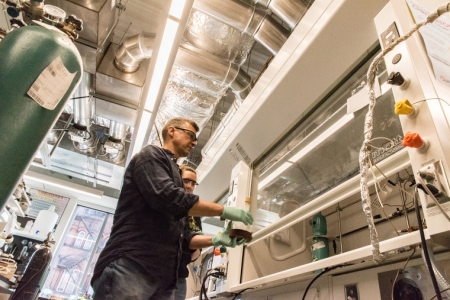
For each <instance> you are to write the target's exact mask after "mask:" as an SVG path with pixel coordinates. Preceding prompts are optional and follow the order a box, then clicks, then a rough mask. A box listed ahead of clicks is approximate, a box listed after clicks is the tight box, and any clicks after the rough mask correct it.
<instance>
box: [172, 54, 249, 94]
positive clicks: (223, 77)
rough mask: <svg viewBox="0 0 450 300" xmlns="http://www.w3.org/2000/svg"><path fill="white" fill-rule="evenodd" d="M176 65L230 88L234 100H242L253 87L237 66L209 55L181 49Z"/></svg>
mask: <svg viewBox="0 0 450 300" xmlns="http://www.w3.org/2000/svg"><path fill="white" fill-rule="evenodd" d="M174 63H175V64H176V65H179V66H181V67H183V68H186V69H188V70H190V71H192V72H194V73H197V74H199V75H201V76H204V77H206V78H209V79H211V80H214V81H217V82H219V83H221V84H223V85H227V86H229V87H230V88H231V90H232V91H233V93H234V94H235V95H236V98H238V99H241V100H243V99H244V98H245V97H246V96H247V95H248V93H249V92H250V91H251V89H252V87H253V82H252V79H251V77H250V75H248V74H247V73H246V72H245V71H243V70H242V69H241V67H240V65H239V64H237V63H232V62H228V61H226V60H222V59H219V58H217V57H216V56H213V55H211V54H209V53H199V52H198V50H196V51H193V50H192V49H187V48H183V47H181V48H180V49H179V50H178V53H177V56H176V57H175V62H174Z"/></svg>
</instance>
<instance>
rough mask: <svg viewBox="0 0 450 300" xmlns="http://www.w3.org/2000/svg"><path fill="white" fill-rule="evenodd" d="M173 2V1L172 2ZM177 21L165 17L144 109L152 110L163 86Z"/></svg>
mask: <svg viewBox="0 0 450 300" xmlns="http://www.w3.org/2000/svg"><path fill="white" fill-rule="evenodd" d="M172 4H173V3H172ZM177 29H178V22H177V21H174V20H172V19H167V23H166V28H165V29H164V36H163V38H162V41H161V46H160V48H159V51H158V57H157V58H156V65H155V69H154V71H153V75H152V81H151V83H150V88H149V90H148V95H147V100H146V101H145V106H144V109H147V110H153V107H154V106H155V101H156V97H158V94H159V90H160V89H161V88H164V87H162V86H161V83H162V80H163V78H164V73H165V70H166V68H167V62H168V60H169V56H170V54H171V52H172V51H171V50H172V47H173V42H174V40H175V35H176V34H177Z"/></svg>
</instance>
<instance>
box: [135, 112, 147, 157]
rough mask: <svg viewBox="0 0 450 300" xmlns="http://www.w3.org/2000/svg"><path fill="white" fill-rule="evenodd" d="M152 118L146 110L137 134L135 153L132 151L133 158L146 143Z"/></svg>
mask: <svg viewBox="0 0 450 300" xmlns="http://www.w3.org/2000/svg"><path fill="white" fill-rule="evenodd" d="M151 116H152V113H151V112H149V111H146V110H144V111H143V112H142V117H141V121H140V122H139V127H138V130H137V132H136V139H135V142H134V147H133V151H131V157H133V156H134V155H135V154H136V153H138V152H139V151H140V150H141V148H142V144H143V143H144V139H145V135H146V134H147V128H148V124H149V123H150V118H151Z"/></svg>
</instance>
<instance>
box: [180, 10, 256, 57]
mask: <svg viewBox="0 0 450 300" xmlns="http://www.w3.org/2000/svg"><path fill="white" fill-rule="evenodd" d="M254 44H255V40H254V39H253V37H252V36H251V35H249V34H246V33H243V32H242V31H240V30H238V29H236V28H234V27H232V26H230V25H228V24H225V23H223V22H220V21H219V20H218V19H216V18H214V17H212V16H210V15H208V14H205V13H203V12H201V11H198V10H196V9H192V10H191V13H190V15H189V19H188V21H187V24H186V29H185V31H184V35H183V40H182V45H184V46H186V45H190V46H193V47H195V48H197V49H202V50H203V51H205V52H208V53H210V54H212V55H214V56H217V57H219V58H221V59H224V60H227V61H230V62H234V63H237V64H240V65H241V64H243V63H244V62H245V61H246V59H247V58H248V54H249V52H250V50H251V49H252V47H253V46H254Z"/></svg>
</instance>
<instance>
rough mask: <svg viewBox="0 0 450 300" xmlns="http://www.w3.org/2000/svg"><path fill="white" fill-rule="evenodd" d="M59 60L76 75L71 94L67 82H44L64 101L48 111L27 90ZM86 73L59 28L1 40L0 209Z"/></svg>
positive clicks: (37, 28) (38, 28) (18, 32)
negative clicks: (58, 92)
mask: <svg viewBox="0 0 450 300" xmlns="http://www.w3.org/2000/svg"><path fill="white" fill-rule="evenodd" d="M58 57H59V58H58ZM59 59H61V61H62V64H63V65H64V67H65V68H66V69H67V71H68V72H70V73H71V74H74V77H73V78H71V80H70V81H67V82H68V83H67V85H66V86H67V91H66V88H64V89H61V86H63V84H62V83H61V82H62V80H61V77H59V76H56V77H54V78H50V79H51V80H47V81H45V85H46V86H50V87H49V88H48V89H58V88H59V89H60V90H61V92H60V93H61V94H62V98H61V100H60V101H59V102H57V101H56V102H55V104H56V106H55V107H54V108H53V109H47V108H44V107H43V106H41V105H39V104H38V102H37V101H35V100H33V99H32V98H31V97H30V96H29V95H28V94H27V92H28V91H29V89H30V88H31V86H32V85H33V84H34V83H35V81H36V79H37V78H38V77H39V76H40V75H41V73H43V72H44V70H45V69H46V68H47V67H48V66H49V65H50V64H51V63H52V62H54V61H59ZM48 70H49V69H48V68H47V71H46V72H47V73H45V74H48V72H49V71H48ZM82 73H83V64H82V60H81V56H80V54H79V52H78V50H77V48H76V47H75V45H74V44H73V42H72V40H71V39H70V38H69V37H68V36H67V35H66V34H65V33H63V32H62V31H60V30H58V29H57V28H55V27H51V26H48V25H45V24H42V25H33V26H25V27H20V28H18V29H14V30H13V31H11V32H10V33H8V34H7V35H6V37H5V38H4V39H3V40H1V41H0V208H1V207H3V206H4V204H5V202H6V201H7V200H8V198H9V197H10V196H11V194H12V192H13V190H14V189H15V187H16V186H17V184H18V183H19V181H20V180H21V178H22V176H23V175H24V173H25V171H26V170H27V168H28V166H29V165H30V164H31V161H32V160H33V157H34V155H35V153H36V152H37V151H38V149H39V146H40V145H41V143H42V142H43V141H44V140H45V138H46V136H47V133H48V132H49V130H50V129H51V128H52V127H53V125H54V124H55V122H56V121H57V119H58V117H59V115H60V114H61V112H62V110H63V109H64V106H65V104H66V102H67V101H68V100H69V98H70V96H71V95H72V93H73V92H74V90H75V88H76V87H77V86H78V84H79V82H80V80H81V76H82ZM47 78H48V77H47ZM41 93H42V91H41ZM38 100H42V98H41V99H38ZM44 100H45V99H44Z"/></svg>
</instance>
